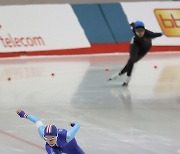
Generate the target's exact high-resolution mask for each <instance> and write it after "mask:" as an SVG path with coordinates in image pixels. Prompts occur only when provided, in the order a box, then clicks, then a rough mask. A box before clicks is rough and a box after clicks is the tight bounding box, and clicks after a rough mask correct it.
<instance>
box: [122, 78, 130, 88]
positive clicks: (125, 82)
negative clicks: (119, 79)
mask: <svg viewBox="0 0 180 154" xmlns="http://www.w3.org/2000/svg"><path fill="white" fill-rule="evenodd" d="M130 80H131V77H130V76H127V77H126V79H125V80H124V82H123V84H122V86H128V84H129V81H130Z"/></svg>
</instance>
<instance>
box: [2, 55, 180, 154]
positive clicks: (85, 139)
mask: <svg viewBox="0 0 180 154" xmlns="http://www.w3.org/2000/svg"><path fill="white" fill-rule="evenodd" d="M127 59H128V55H127V54H119V53H115V54H104V55H81V56H49V57H48V56H46V57H20V58H4V59H2V58H1V59H0V153H1V154H3V153H6V154H45V153H46V152H45V150H44V144H45V142H44V141H43V140H42V139H41V138H40V137H39V135H38V132H37V128H36V126H35V124H34V123H32V122H30V121H28V120H26V119H21V118H19V117H18V116H17V114H16V109H23V110H24V111H26V112H27V113H28V114H33V115H36V116H37V117H39V118H41V120H42V122H43V123H44V124H45V125H47V124H56V125H57V126H58V127H60V128H66V129H70V126H69V123H70V122H78V123H80V125H81V128H80V130H79V132H78V133H77V134H76V139H77V141H78V143H79V145H80V146H81V147H82V149H83V150H84V151H85V152H86V153H87V154H180V52H179V53H178V52H173V53H172V52H171V53H170V52H169V53H149V54H148V55H147V56H146V57H145V58H144V59H142V60H141V61H140V62H138V63H137V64H136V65H135V68H134V71H133V75H132V80H131V82H130V84H129V86H128V87H122V86H121V84H122V81H123V79H124V77H121V78H119V79H118V80H116V81H107V79H108V78H109V77H110V76H111V75H112V74H114V73H115V72H118V71H119V70H120V69H122V68H123V67H124V65H125V63H126V61H127Z"/></svg>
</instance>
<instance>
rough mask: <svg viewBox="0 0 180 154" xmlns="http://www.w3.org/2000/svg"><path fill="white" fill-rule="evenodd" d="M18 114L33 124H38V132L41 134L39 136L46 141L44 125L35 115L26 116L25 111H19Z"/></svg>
mask: <svg viewBox="0 0 180 154" xmlns="http://www.w3.org/2000/svg"><path fill="white" fill-rule="evenodd" d="M16 113H17V114H18V115H19V116H20V117H21V118H26V119H28V120H30V121H32V122H33V123H35V124H36V127H37V128H38V132H39V135H40V136H41V138H42V139H44V135H43V133H44V128H45V126H44V125H43V123H42V122H41V120H40V119H39V118H38V117H36V116H34V115H31V114H26V113H25V112H24V111H22V110H17V111H16Z"/></svg>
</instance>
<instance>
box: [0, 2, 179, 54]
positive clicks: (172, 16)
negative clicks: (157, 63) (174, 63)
mask: <svg viewBox="0 0 180 154" xmlns="http://www.w3.org/2000/svg"><path fill="white" fill-rule="evenodd" d="M178 6H180V2H151V3H150V2H148V3H146V2H137V3H105V4H74V5H70V4H60V5H59V4H58V5H24V6H18V5H16V6H0V19H1V20H0V57H12V56H21V55H29V56H33V55H69V54H91V53H112V52H128V49H129V43H130V41H131V38H132V36H133V33H132V30H131V28H130V26H129V23H131V22H132V21H136V20H142V21H144V23H145V24H146V28H147V29H149V30H152V31H154V32H163V34H164V36H163V37H161V38H157V39H155V40H153V47H152V51H153V52H155V51H180V8H178Z"/></svg>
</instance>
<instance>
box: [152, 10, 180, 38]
mask: <svg viewBox="0 0 180 154" xmlns="http://www.w3.org/2000/svg"><path fill="white" fill-rule="evenodd" d="M154 14H155V16H156V19H157V21H158V23H159V25H160V27H161V29H162V32H163V33H164V35H166V36H167V37H180V9H155V10H154Z"/></svg>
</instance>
